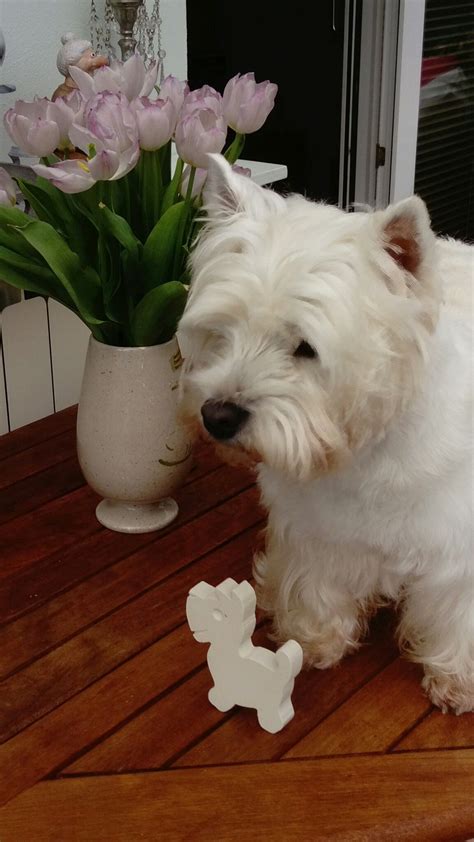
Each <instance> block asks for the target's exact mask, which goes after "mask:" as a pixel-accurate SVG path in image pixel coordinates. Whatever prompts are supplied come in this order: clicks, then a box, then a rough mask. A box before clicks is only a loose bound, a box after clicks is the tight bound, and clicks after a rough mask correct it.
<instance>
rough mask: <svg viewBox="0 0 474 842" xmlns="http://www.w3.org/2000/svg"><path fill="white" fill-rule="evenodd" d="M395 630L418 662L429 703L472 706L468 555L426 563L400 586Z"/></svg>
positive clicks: (473, 612) (472, 587) (462, 709)
mask: <svg viewBox="0 0 474 842" xmlns="http://www.w3.org/2000/svg"><path fill="white" fill-rule="evenodd" d="M400 635H401V638H402V640H403V641H404V642H405V643H406V644H407V647H408V649H409V651H410V653H411V655H412V657H413V659H414V660H416V661H419V662H421V663H422V664H423V667H424V670H425V677H424V679H423V687H424V688H425V690H426V691H427V693H428V695H429V697H430V698H431V700H432V702H434V704H435V705H438V707H440V708H441V709H442V710H443V711H445V712H446V711H447V710H453V711H454V712H455V713H467V712H469V711H474V572H473V570H472V558H470V559H466V561H465V562H464V563H461V564H457V563H453V562H449V561H447V560H445V561H444V563H443V564H431V565H429V567H428V566H427V570H426V572H425V573H423V575H421V576H417V577H416V578H414V579H413V580H412V582H411V583H410V585H409V586H407V588H406V599H405V610H404V614H403V618H402V622H401V625H400Z"/></svg>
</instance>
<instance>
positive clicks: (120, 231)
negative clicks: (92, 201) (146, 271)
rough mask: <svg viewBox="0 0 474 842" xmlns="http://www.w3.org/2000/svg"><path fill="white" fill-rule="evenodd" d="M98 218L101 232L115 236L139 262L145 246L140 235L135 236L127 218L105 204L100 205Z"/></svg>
mask: <svg viewBox="0 0 474 842" xmlns="http://www.w3.org/2000/svg"><path fill="white" fill-rule="evenodd" d="M97 218H98V221H99V227H100V230H101V232H102V233H104V234H105V235H107V236H109V237H114V238H115V239H116V240H117V242H119V243H120V245H121V246H123V248H124V249H126V250H127V251H128V252H129V253H130V255H131V256H132V259H133V258H135V260H136V262H137V263H138V261H139V259H140V254H141V251H142V248H143V247H142V244H141V242H140V240H139V239H138V237H136V236H135V234H134V233H133V231H132V229H131V228H130V225H129V224H128V222H127V220H126V219H124V218H123V216H119V215H118V214H117V213H114V212H113V211H111V210H110V208H108V207H107V205H104V204H100V205H99V212H98V217H97Z"/></svg>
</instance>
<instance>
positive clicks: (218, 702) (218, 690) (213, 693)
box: [208, 684, 235, 713]
mask: <svg viewBox="0 0 474 842" xmlns="http://www.w3.org/2000/svg"><path fill="white" fill-rule="evenodd" d="M208 699H209V701H210V703H211V705H214V707H215V708H217V710H220V711H222V713H225V711H227V710H230V709H231V708H233V707H234V705H235V702H234V701H233V699H231V698H230V696H227V695H226V693H225V690H223V689H222V687H217V685H216V684H214V687H211V689H210V690H209V693H208Z"/></svg>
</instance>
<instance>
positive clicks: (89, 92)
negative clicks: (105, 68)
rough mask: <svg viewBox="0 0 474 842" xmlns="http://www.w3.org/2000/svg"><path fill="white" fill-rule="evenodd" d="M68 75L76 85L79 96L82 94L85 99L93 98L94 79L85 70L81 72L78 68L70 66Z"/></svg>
mask: <svg viewBox="0 0 474 842" xmlns="http://www.w3.org/2000/svg"><path fill="white" fill-rule="evenodd" d="M69 74H70V76H71V78H72V79H73V80H74V82H75V83H76V85H77V87H78V88H79V90H80V92H81V94H83V95H84V96H85V97H86V99H89V97H91V96H94V94H95V92H96V90H95V85H94V79H93V78H92V76H90V75H89V74H88V73H86V72H85V70H81V68H80V67H74V66H71V67H70V68H69Z"/></svg>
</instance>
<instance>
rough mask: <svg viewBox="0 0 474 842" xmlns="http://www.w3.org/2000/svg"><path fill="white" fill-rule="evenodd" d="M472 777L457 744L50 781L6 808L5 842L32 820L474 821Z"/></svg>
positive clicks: (53, 836)
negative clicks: (442, 816)
mask: <svg viewBox="0 0 474 842" xmlns="http://www.w3.org/2000/svg"><path fill="white" fill-rule="evenodd" d="M473 776H474V755H473V754H472V753H471V752H468V751H452V752H449V756H448V757H440V753H439V752H438V753H437V752H434V753H427V754H421V755H406V756H404V757H403V758H402V757H401V756H399V755H383V756H369V757H350V758H327V759H326V758H325V759H323V760H313V761H311V760H306V761H304V760H300V761H296V762H295V761H286V762H285V761H283V762H280V763H264V764H257V765H247V766H237V767H235V766H234V767H230V768H220V767H217V768H212V769H199V770H197V769H193V770H177V771H174V772H150V773H148V774H146V773H145V774H135V775H114V776H111V777H85V778H72V779H66V780H59V781H45V782H43V783H40V784H38V785H37V786H35V787H34V788H33V789H31V790H29V791H28V792H25V793H24V794H23V795H21V796H19V797H18V798H17V799H15V800H14V801H12V802H11V803H10V804H9V805H7V806H6V807H4V808H3V809H2V811H1V813H0V825H1V827H2V842H18V839H21V838H24V835H25V833H27V832H31V828H32V827H34V839H35V842H57V840H58V838H59V839H60V838H62V837H63V838H69V839H74V841H75V842H110V840H114V842H130V840H134V839H139V838H142V839H146V840H152V839H153V840H154V839H166V840H173V842H180V840H190V839H192V840H206V842H208V840H209V839H211V838H218V839H222V840H236V839H239V840H243V841H244V842H245V840H252V842H253V840H255V839H258V838H262V839H271V840H284V842H289V840H300V841H301V840H302V839H304V840H306V839H307V840H318V839H320V840H321V839H324V838H327V836H328V835H330V834H331V835H334V834H336V833H343V832H345V831H348V830H351V831H352V832H354V831H357V830H367V829H371V830H372V831H373V830H374V828H381V829H383V827H384V825H387V824H389V823H390V822H391V823H392V824H394V825H395V827H396V824H397V823H399V824H403V823H404V822H405V823H406V822H407V821H412V822H413V821H414V820H415V819H420V818H423V819H427V820H429V818H430V815H431V806H430V805H431V804H432V803H433V802H434V803H435V804H436V805H437V810H438V812H442V811H443V810H456V811H457V810H464V811H467V810H471V813H472V819H473V820H474V807H473V805H472V801H471V793H469V792H467V791H466V787H465V782H466V781H469V780H472V779H473ZM393 838H394V839H396V838H397V837H396V836H395V837H393ZM448 838H449V837H448Z"/></svg>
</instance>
